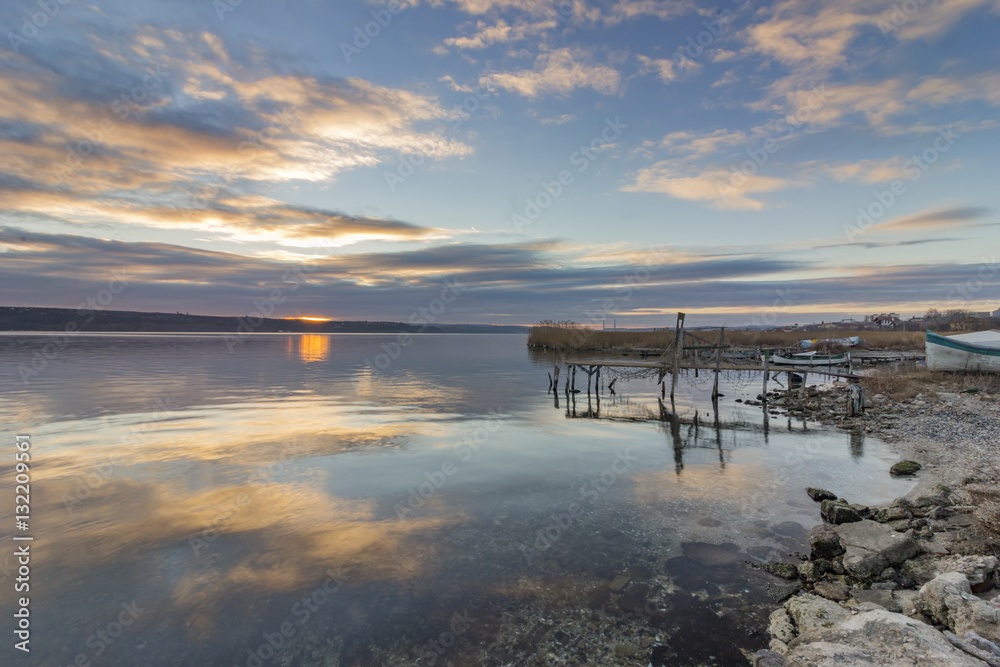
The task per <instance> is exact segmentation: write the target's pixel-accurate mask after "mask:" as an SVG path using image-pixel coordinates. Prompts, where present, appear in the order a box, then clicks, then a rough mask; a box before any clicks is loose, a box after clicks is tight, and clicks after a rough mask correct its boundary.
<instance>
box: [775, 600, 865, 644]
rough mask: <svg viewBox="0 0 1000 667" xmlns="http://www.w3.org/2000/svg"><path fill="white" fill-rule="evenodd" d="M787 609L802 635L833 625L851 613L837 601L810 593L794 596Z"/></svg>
mask: <svg viewBox="0 0 1000 667" xmlns="http://www.w3.org/2000/svg"><path fill="white" fill-rule="evenodd" d="M785 609H786V610H787V611H788V615H789V616H790V617H791V619H792V621H793V622H794V623H795V628H796V630H798V633H799V634H800V635H802V634H806V633H808V632H814V631H817V630H822V629H823V628H830V627H833V626H834V625H836V624H837V623H839V622H840V621H842V620H844V619H845V618H847V617H848V616H850V615H851V614H850V612H849V611H847V610H846V609H844V608H843V607H841V606H840V605H839V604H837V603H836V602H831V601H830V600H827V599H826V598H821V597H819V596H818V595H811V594H809V593H806V594H804V595H797V596H795V597H793V598H792V599H791V600H789V601H788V602H786V603H785Z"/></svg>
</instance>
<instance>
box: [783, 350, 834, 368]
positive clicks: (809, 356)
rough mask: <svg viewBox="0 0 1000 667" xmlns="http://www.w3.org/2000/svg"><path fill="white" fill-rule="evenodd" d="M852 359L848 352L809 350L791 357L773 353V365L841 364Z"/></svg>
mask: <svg viewBox="0 0 1000 667" xmlns="http://www.w3.org/2000/svg"><path fill="white" fill-rule="evenodd" d="M850 360H851V359H850V356H849V355H848V354H847V353H846V352H845V353H841V354H818V353H816V352H808V353H806V354H796V355H793V356H791V357H783V356H781V355H780V354H774V355H771V365H772V366H840V365H842V364H846V363H848V362H849V361H850Z"/></svg>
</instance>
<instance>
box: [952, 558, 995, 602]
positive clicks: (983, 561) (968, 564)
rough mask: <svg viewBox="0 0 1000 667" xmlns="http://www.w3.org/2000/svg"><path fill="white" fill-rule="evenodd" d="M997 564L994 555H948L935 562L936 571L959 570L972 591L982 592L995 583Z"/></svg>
mask: <svg viewBox="0 0 1000 667" xmlns="http://www.w3.org/2000/svg"><path fill="white" fill-rule="evenodd" d="M998 564H1000V561H998V560H997V558H996V556H950V557H948V558H942V559H940V560H939V561H938V562H937V571H938V572H939V573H943V572H961V573H962V574H964V575H965V576H966V578H967V579H968V580H969V585H970V586H971V587H972V592H973V593H984V592H986V591H987V590H989V589H990V588H992V587H993V585H994V584H995V583H996V579H997V575H998V572H997V566H998Z"/></svg>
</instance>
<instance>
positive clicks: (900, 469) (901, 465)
mask: <svg viewBox="0 0 1000 667" xmlns="http://www.w3.org/2000/svg"><path fill="white" fill-rule="evenodd" d="M918 470H920V464H919V463H917V462H916V461H899V462H898V463H894V464H893V465H892V467H891V468H889V474H890V475H893V476H895V477H899V476H902V475H914V474H916V472H917V471H918Z"/></svg>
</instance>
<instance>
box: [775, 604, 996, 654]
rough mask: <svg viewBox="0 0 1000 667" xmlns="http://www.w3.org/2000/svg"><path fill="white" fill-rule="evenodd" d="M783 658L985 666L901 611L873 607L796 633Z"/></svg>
mask: <svg viewBox="0 0 1000 667" xmlns="http://www.w3.org/2000/svg"><path fill="white" fill-rule="evenodd" d="M785 659H786V660H787V661H788V663H789V664H793V665H808V666H812V667H820V666H826V665H872V666H874V665H889V666H893V667H897V666H898V667H903V666H904V665H907V666H909V665H928V666H929V665H949V667H983V663H982V662H981V661H980V660H977V659H976V658H973V657H971V656H969V655H967V654H966V653H964V652H962V651H960V650H959V649H957V648H955V647H954V646H952V645H951V643H949V642H948V640H947V639H946V638H945V636H944V635H943V634H942V633H940V632H938V631H937V630H935V629H934V628H933V627H931V626H929V625H927V624H925V623H921V622H919V621H916V620H914V619H912V618H907V617H906V616H903V615H902V614H897V613H893V612H890V611H885V610H883V609H875V610H872V611H863V612H860V613H858V614H856V615H848V617H847V618H845V619H844V620H843V621H841V622H839V623H837V624H836V625H834V626H833V627H830V628H823V629H821V630H818V631H816V632H813V633H810V634H808V635H802V636H800V637H799V639H798V641H797V643H796V645H795V646H794V647H793V648H791V649H790V650H789V652H788V654H787V655H786V656H785Z"/></svg>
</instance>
